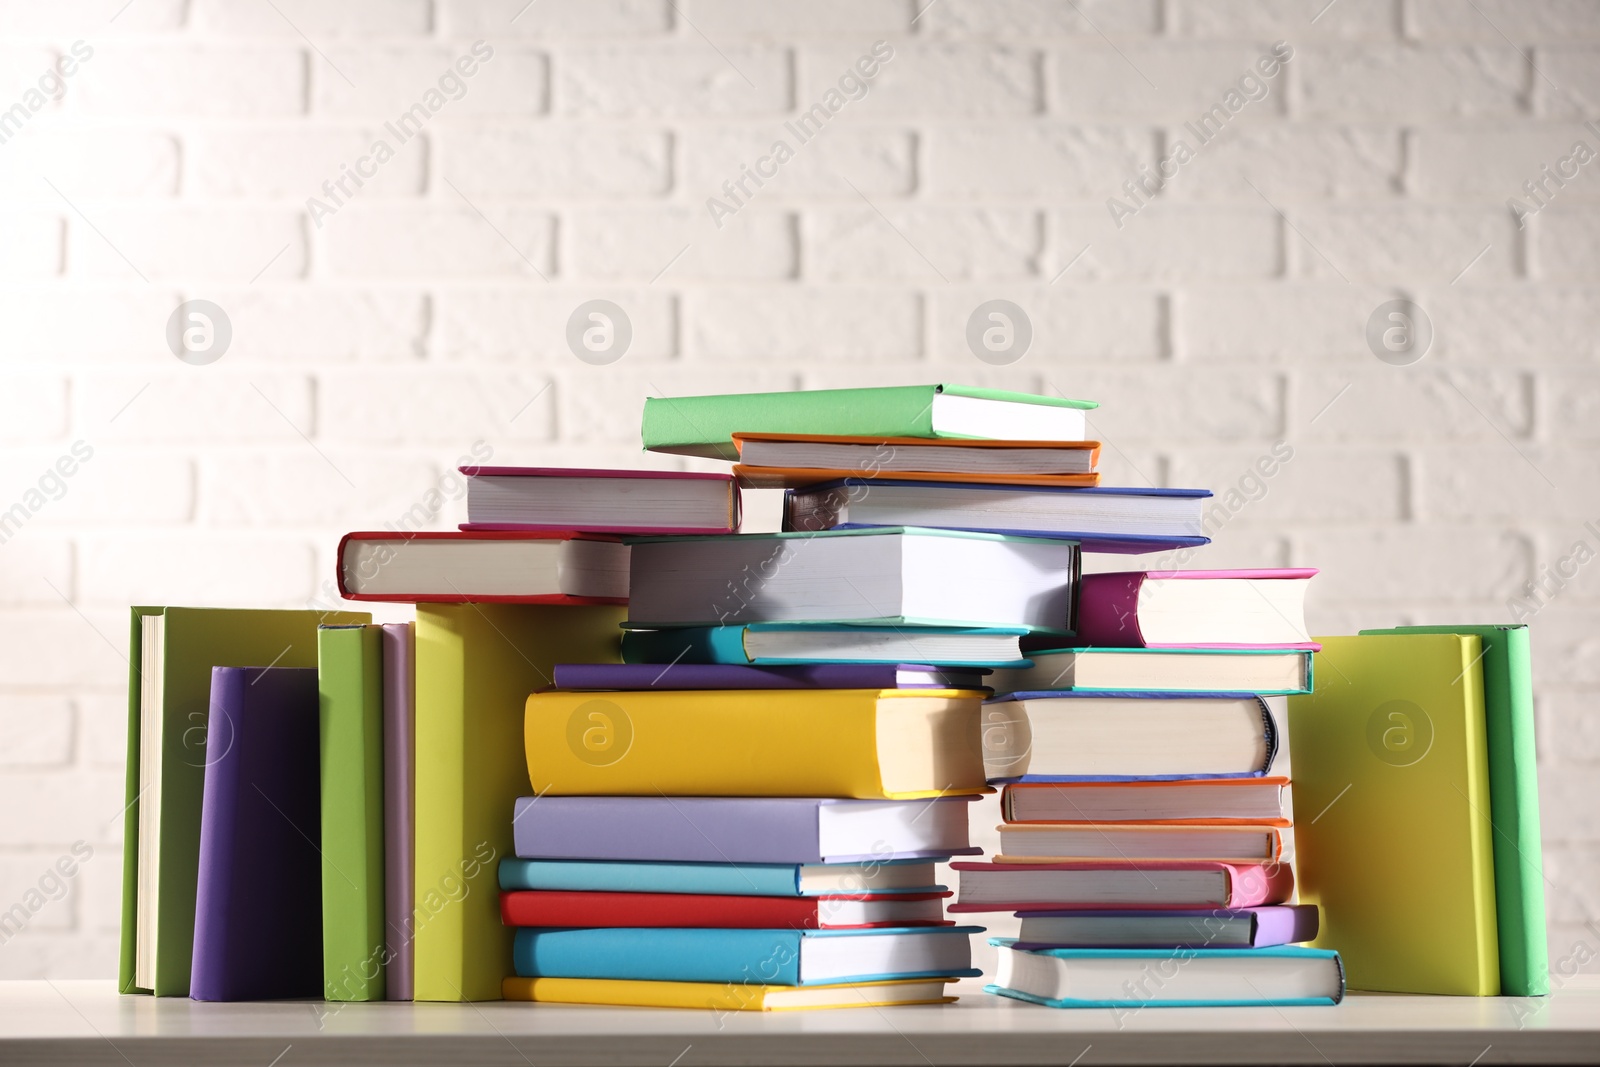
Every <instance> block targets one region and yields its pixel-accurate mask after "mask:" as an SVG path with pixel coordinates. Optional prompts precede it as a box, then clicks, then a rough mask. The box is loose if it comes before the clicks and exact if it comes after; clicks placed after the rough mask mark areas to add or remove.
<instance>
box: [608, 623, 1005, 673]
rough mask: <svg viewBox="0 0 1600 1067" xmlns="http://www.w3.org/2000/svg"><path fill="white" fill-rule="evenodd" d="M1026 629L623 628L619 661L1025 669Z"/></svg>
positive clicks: (794, 625) (800, 625) (803, 625)
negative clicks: (849, 664) (1024, 647)
mask: <svg viewBox="0 0 1600 1067" xmlns="http://www.w3.org/2000/svg"><path fill="white" fill-rule="evenodd" d="M1033 632H1034V631H1033V630H1030V629H1028V628H1027V627H1022V626H1016V627H992V626H989V627H964V626H846V625H841V624H838V623H826V622H824V623H807V622H752V623H746V624H744V625H735V626H682V627H673V628H671V629H665V630H625V631H624V632H623V634H622V660H623V662H624V663H660V664H674V663H676V664H685V663H747V664H760V665H781V664H799V663H890V664H898V663H922V664H928V665H930V666H938V667H1027V666H1030V665H1031V662H1032V661H1031V660H1029V659H1028V658H1027V657H1026V656H1025V655H1023V652H1022V641H1023V639H1024V638H1026V637H1028V636H1029V635H1030V634H1032V633H1033Z"/></svg>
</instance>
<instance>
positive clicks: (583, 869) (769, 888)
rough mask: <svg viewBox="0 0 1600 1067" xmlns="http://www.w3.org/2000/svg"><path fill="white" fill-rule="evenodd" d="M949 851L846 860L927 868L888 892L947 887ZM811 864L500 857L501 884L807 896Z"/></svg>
mask: <svg viewBox="0 0 1600 1067" xmlns="http://www.w3.org/2000/svg"><path fill="white" fill-rule="evenodd" d="M949 858H950V857H949V856H931V857H928V858H927V859H924V860H892V859H876V860H871V861H868V862H866V863H860V864H841V865H840V866H842V867H844V868H847V869H848V870H847V871H846V872H844V873H846V874H847V875H848V874H849V873H850V871H856V870H863V871H864V870H873V871H881V870H883V869H884V868H893V867H902V868H905V867H913V866H914V867H917V868H923V869H927V870H928V871H929V875H930V879H929V880H927V884H925V885H920V886H913V887H908V888H903V889H895V890H885V889H877V890H873V891H874V892H878V893H887V892H930V893H942V892H944V887H943V886H941V885H935V884H933V883H932V881H931V874H932V868H931V866H930V865H931V864H932V863H933V862H934V861H936V860H940V861H942V860H947V859H949ZM806 866H808V865H805V864H798V863H727V862H718V863H671V862H666V861H661V860H656V861H640V862H632V861H615V860H530V859H521V858H518V857H512V856H507V857H506V858H505V859H502V860H501V861H500V876H499V877H500V888H501V890H502V891H514V890H518V889H548V890H564V891H567V892H589V893H698V894H710V895H716V896H756V897H804V896H820V895H823V894H821V893H814V892H808V891H806V890H805V889H804V888H803V887H802V879H801V875H802V873H803V871H804V868H805V867H806ZM843 884H844V885H846V886H848V887H851V888H855V889H860V888H862V887H863V886H864V885H865V882H864V880H863V879H861V878H860V877H856V878H853V879H849V878H847V879H846V880H845V881H844V882H843Z"/></svg>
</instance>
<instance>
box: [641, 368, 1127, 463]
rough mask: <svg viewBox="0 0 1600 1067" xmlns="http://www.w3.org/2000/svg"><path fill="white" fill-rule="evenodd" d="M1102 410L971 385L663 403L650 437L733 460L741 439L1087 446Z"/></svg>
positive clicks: (659, 444) (681, 450)
mask: <svg viewBox="0 0 1600 1067" xmlns="http://www.w3.org/2000/svg"><path fill="white" fill-rule="evenodd" d="M1097 406H1098V405H1097V404H1095V403H1094V402H1093V401H1089V400H1067V399H1064V398H1062V397H1051V396H1036V395H1034V394H1032V393H1013V392H1007V391H1006V390H1003V389H976V388H973V387H971V386H965V385H895V386H887V387H884V388H881V389H814V390H810V391H804V392H788V393H728V394H723V395H719V396H676V397H665V396H662V397H649V398H648V399H646V400H645V402H644V426H643V433H642V436H643V438H644V447H645V448H647V449H649V450H650V451H652V452H673V453H677V454H679V455H684V456H703V457H706V458H709V459H730V460H731V459H738V458H739V452H738V449H737V448H735V447H734V443H733V435H734V434H735V433H794V434H830V435H848V436H857V437H924V438H926V437H967V438H987V439H990V440H997V441H1081V440H1083V439H1084V437H1085V435H1086V431H1087V428H1088V422H1087V420H1086V419H1085V417H1084V414H1083V413H1084V411H1085V410H1086V409H1089V408H1094V407H1097Z"/></svg>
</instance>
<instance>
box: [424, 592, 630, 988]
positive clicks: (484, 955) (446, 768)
mask: <svg viewBox="0 0 1600 1067" xmlns="http://www.w3.org/2000/svg"><path fill="white" fill-rule="evenodd" d="M621 619H622V609H620V608H614V607H547V606H542V605H510V604H462V605H453V604H450V605H446V604H437V605H435V604H424V605H419V606H418V607H417V623H416V627H417V631H416V828H415V834H416V841H415V846H414V847H415V865H416V874H415V895H416V918H415V924H416V927H415V934H414V938H413V953H414V961H415V962H414V968H415V977H414V990H413V995H414V997H415V999H417V1000H495V999H498V998H499V996H500V982H501V979H502V978H504V977H505V976H506V975H508V974H510V973H511V940H510V933H509V931H507V929H506V928H505V927H504V926H502V925H501V924H500V911H499V901H498V900H497V899H496V892H495V885H494V879H495V870H494V864H495V861H497V860H498V859H499V858H500V857H501V856H506V855H510V854H511V849H512V837H511V835H512V816H511V813H512V808H513V805H514V803H515V802H516V799H517V798H518V797H522V796H526V795H528V793H529V792H530V788H529V783H528V767H527V762H526V757H525V755H524V753H525V751H526V750H525V748H524V747H523V735H522V716H523V703H524V701H525V700H526V698H527V695H528V694H529V693H530V692H532V691H533V690H535V689H539V688H542V687H544V686H548V685H549V684H550V681H551V671H552V670H553V669H554V667H555V664H556V663H578V662H584V661H589V662H599V663H605V662H615V661H616V658H617V637H618V634H619V633H620V631H619V630H618V628H617V626H618V623H620V622H621ZM563 744H564V742H563Z"/></svg>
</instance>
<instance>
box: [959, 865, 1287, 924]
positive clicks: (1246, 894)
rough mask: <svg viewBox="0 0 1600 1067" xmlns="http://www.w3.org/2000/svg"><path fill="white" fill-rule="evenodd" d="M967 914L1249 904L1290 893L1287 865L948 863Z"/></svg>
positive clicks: (1275, 901) (1283, 897)
mask: <svg viewBox="0 0 1600 1067" xmlns="http://www.w3.org/2000/svg"><path fill="white" fill-rule="evenodd" d="M950 866H951V869H952V870H954V871H955V872H956V873H957V874H958V875H960V878H961V883H960V894H959V897H960V901H959V903H956V904H952V905H950V907H949V908H948V909H947V910H949V911H951V912H971V911H1013V912H1031V911H1060V910H1064V909H1074V910H1080V911H1099V910H1127V911H1154V910H1164V909H1170V908H1254V907H1259V906H1261V905H1263V904H1282V903H1284V902H1285V901H1287V900H1288V899H1289V897H1290V896H1291V895H1292V894H1293V893H1294V872H1293V871H1292V870H1291V869H1290V867H1289V865H1288V864H1286V863H1277V862H1273V863H1219V862H1215V861H1212V860H1166V861H1163V860H1134V861H1128V860H1084V861H1081V862H1076V863H976V862H971V863H952V864H951V865H950Z"/></svg>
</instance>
